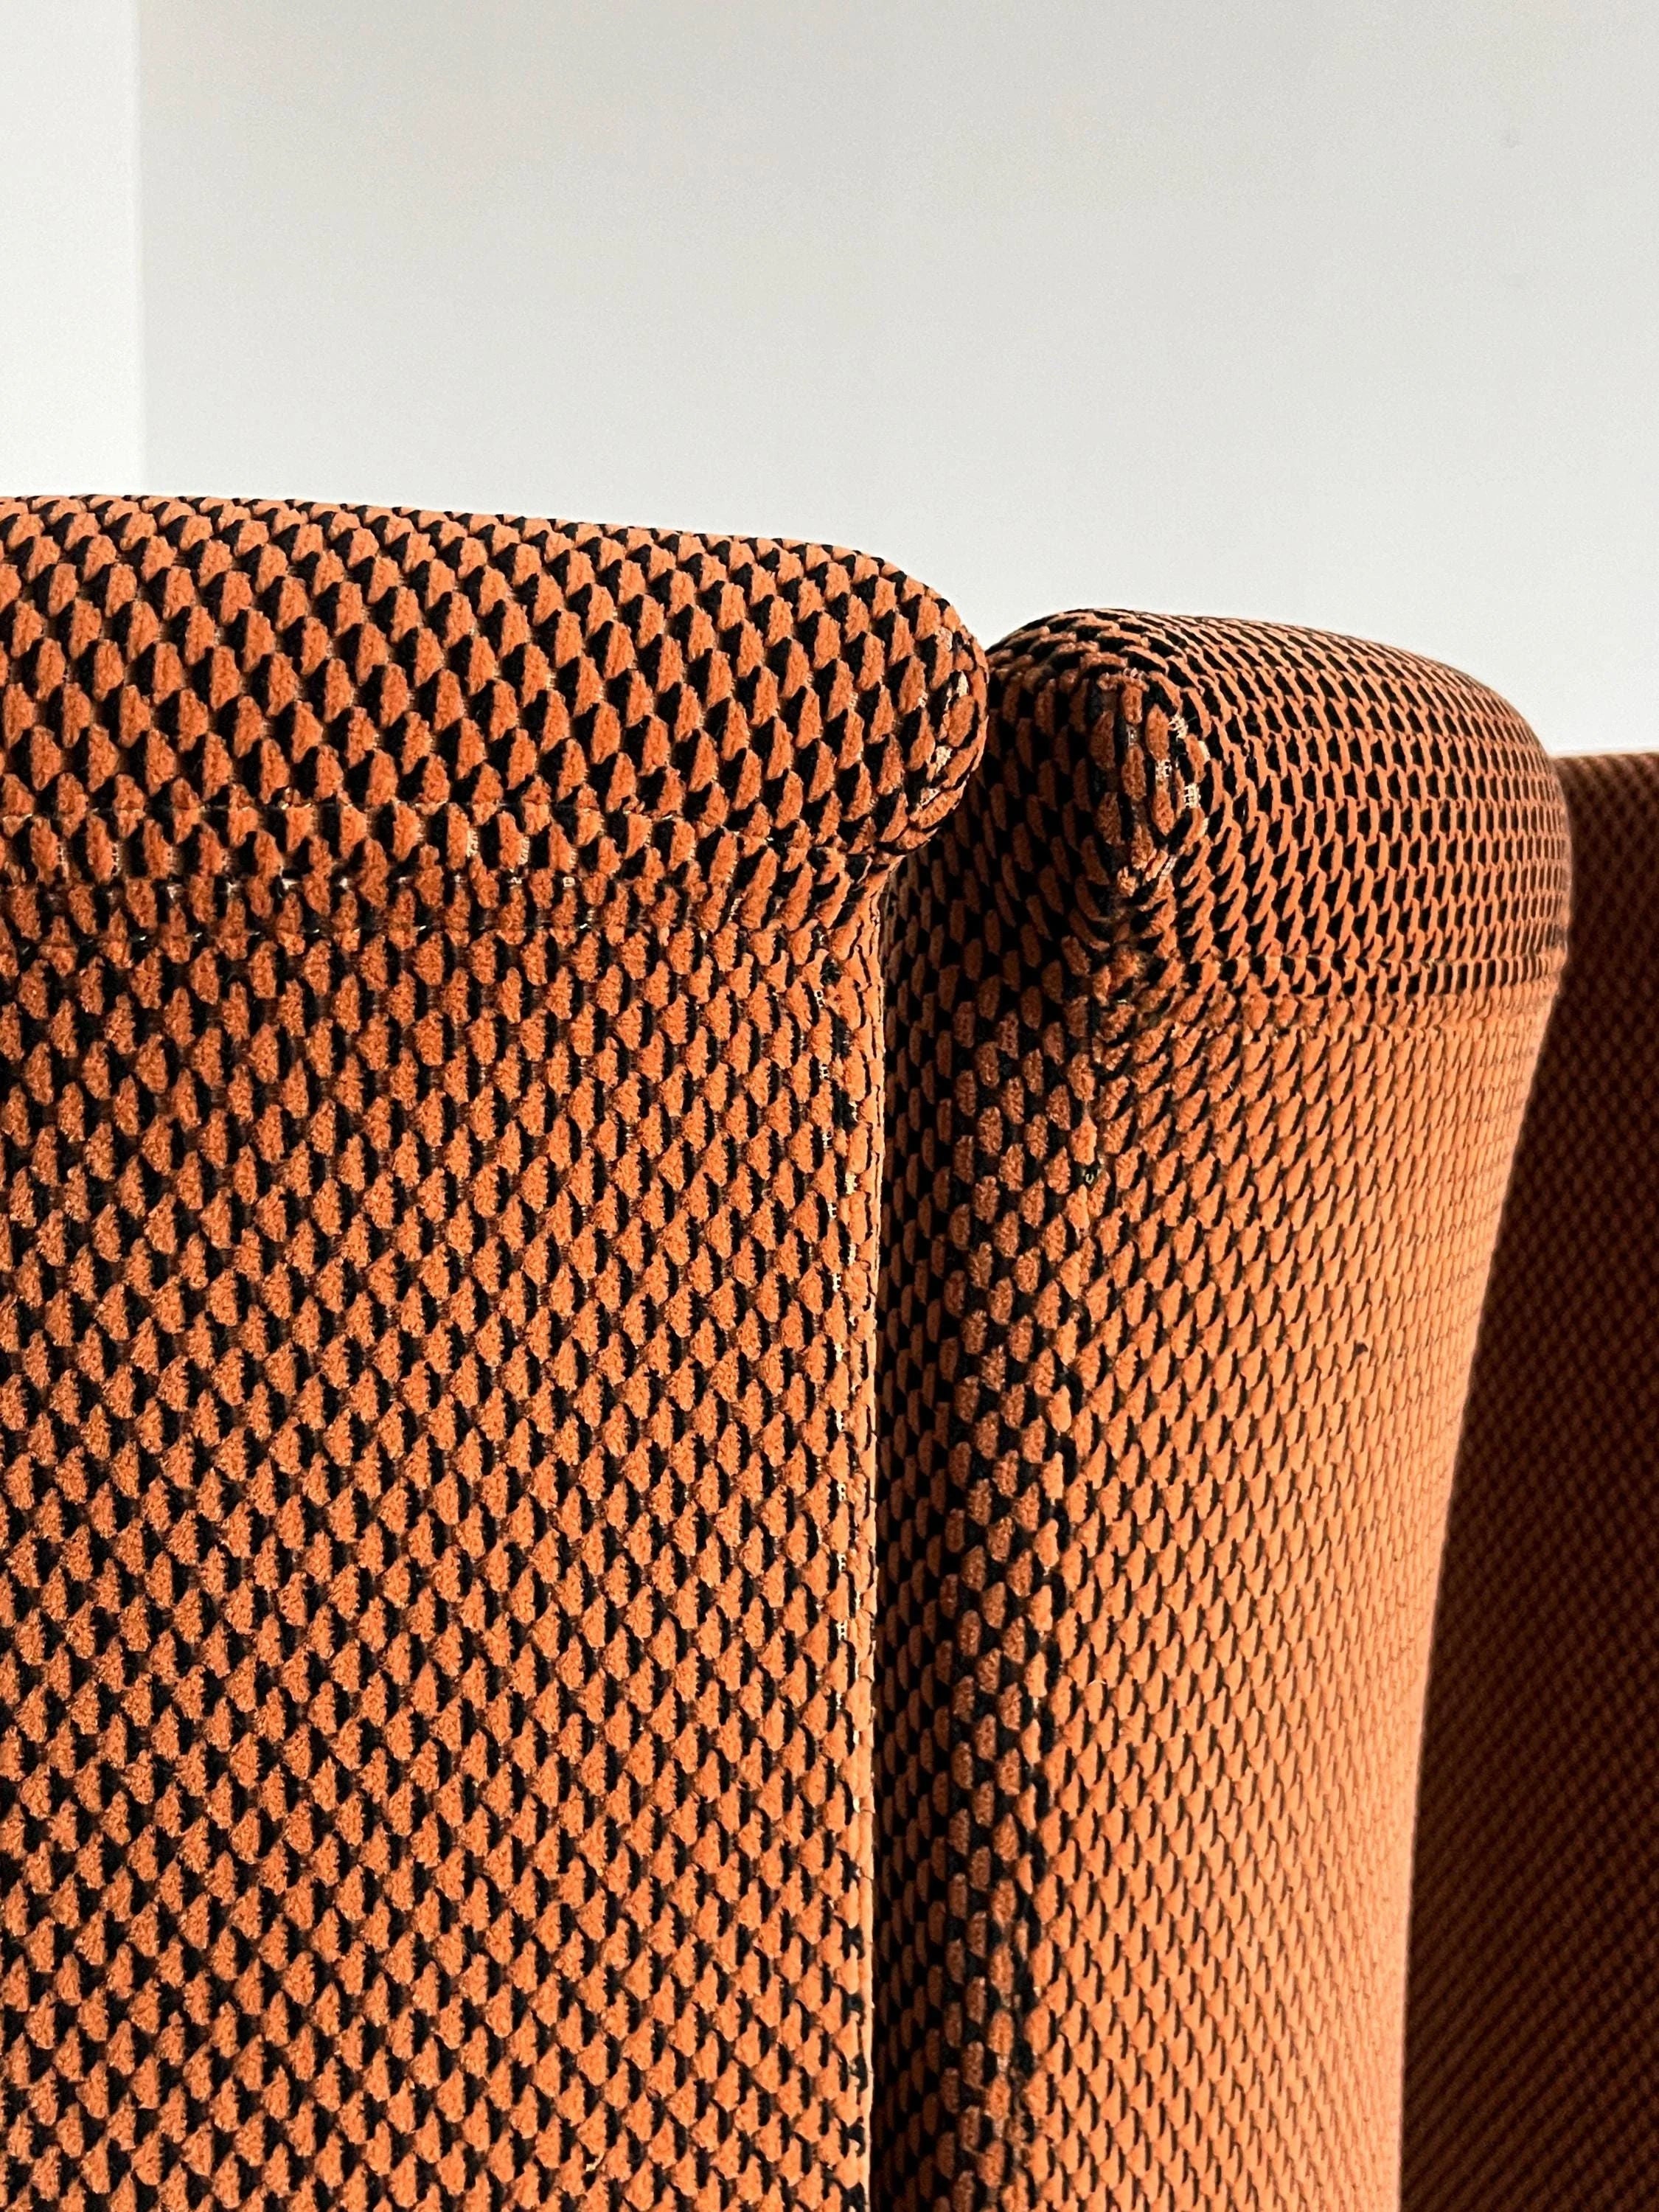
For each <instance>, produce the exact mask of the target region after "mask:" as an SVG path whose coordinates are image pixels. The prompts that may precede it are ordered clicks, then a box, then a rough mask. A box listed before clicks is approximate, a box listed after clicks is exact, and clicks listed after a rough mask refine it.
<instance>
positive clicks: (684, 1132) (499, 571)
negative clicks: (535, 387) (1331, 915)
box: [0, 500, 984, 2212]
mask: <svg viewBox="0 0 1659 2212" xmlns="http://www.w3.org/2000/svg"><path fill="white" fill-rule="evenodd" d="M983 696H984V665H983V661H982V658H981V655H980V654H979V653H978V649H977V647H975V646H974V645H973V643H972V641H970V640H969V638H968V637H967V636H966V635H965V634H964V632H963V629H962V628H961V625H960V623H958V621H957V617H956V616H955V615H954V613H953V612H952V611H951V610H950V609H949V608H947V607H945V605H943V604H942V603H941V602H940V601H939V599H936V598H934V597H933V595H932V594H931V593H929V592H926V591H925V590H924V589H923V588H922V587H921V586H919V585H917V584H915V583H914V582H912V581H911V580H909V579H908V578H906V577H904V576H903V575H902V574H899V573H898V572H896V570H894V569H892V568H887V567H885V566H883V565H882V564H880V563H878V562H874V561H871V560H868V559H866V558H865V557H864V556H859V555H854V554H851V553H841V552H834V551H827V550H823V549H820V548H815V547H807V546H792V545H783V544H770V543H757V544H744V543H741V542H738V541H734V540H729V539H702V538H693V537H689V536H675V535H671V534H660V533H657V534H653V533H650V532H644V531H637V530H617V531H611V530H605V529H600V528H598V527H594V526H586V525H583V526H574V525H565V524H554V523H546V522H532V521H524V520H504V519H499V518H489V517H472V518H465V517H456V516H447V515H441V514H427V513H422V514H414V513H387V512H380V511H357V510H352V509H344V508H338V507H289V506H283V505H280V504H275V503H265V504H257V505H250V506H238V505H234V504H231V503H228V502H219V501H175V500H146V501H137V502H132V501H119V500H95V501H76V500H46V501H7V502H3V503H0V740H3V756H0V815H3V817H4V819H3V829H4V841H5V842H4V847H3V854H0V860H3V868H0V1191H3V1212H0V1511H3V1516H4V1541H3V1550H0V1945H3V1950H0V2096H3V2100H4V2101H3V2116H0V2117H3V2136H0V2203H4V2204H5V2205H6V2206H7V2207H8V2208H15V2212H22V2208H25V2207H28V2208H33V2207H44V2206H48V2205H51V2206H64V2207H70V2206H75V2207H91V2206H100V2207H101V2206H115V2207H118V2208H139V2207H152V2206H153V2207H167V2208H174V2207H180V2208H182V2207H185V2206H206V2205H225V2206H231V2205H236V2206H242V2207H270V2208H273V2212H274V2208H276V2207H279V2206H280V2207H283V2208H284V2212H307V2208H317V2212H320V2209H321V2208H323V2207H330V2208H334V2207H361V2208H368V2207H378V2206H380V2205H394V2204H395V2205H398V2206H410V2207H421V2208H433V2212H436V2208H439V2207H442V2208H444V2209H445V2212H456V2209H457V2208H463V2207H483V2206H491V2207H495V2206H506V2205H522V2206H530V2205H536V2206H542V2205H546V2204H550V2203H566V2204H575V2203H581V2204H585V2205H586V2204H597V2205H605V2204H610V2205H617V2206H620V2205H629V2206H640V2207H650V2208H666V2207H670V2206H682V2205H684V2206H694V2205H695V2206H699V2207H702V2206H726V2205H741V2204H763V2203H764V2204H778V2203H789V2204H791V2205H801V2206H856V2205H859V2204H860V2203H864V2202H865V2201H866V2186H867V2168H868V2157H869V2151H868V2142H867V2110H868V2096H869V2069H870V2046H869V2036H870V2019H869V2009H870V2008H869V1981H870V1972H871V1967H870V1959H869V1948H868V1920H869V1913H870V1903H871V1899H870V1868H871V1848H870V1833H869V1822H870V1732H869V1705H870V1682H869V1667H868V1658H869V1651H870V1636H871V1606H870V1602H869V1598H870V1593H871V1585H872V1576H873V1559H872V1500H871V1473H872V1449H873V1438H872V1372H871V1370H872V1351H873V1335H872V1315H873V1274H874V1251H873V1235H874V1229H875V1204H876V1181H877V1176H878V1141H879V1132H880V1127H881V1118H880V1117H881V1096H882V1062H881V1054H880V1038H879V1027H878V1024H879V977H878V969H877V962H876V940H875V930H876V894H877V892H878V889H879V887H880V885H881V884H882V882H883V880H884V877H885V875H886V874H887V872H888V871H889V870H890V868H891V866H893V865H894V863H895V862H896V860H897V859H898V858H899V856H900V855H901V854H903V853H904V852H905V851H906V850H908V849H909V848H911V847H913V846H914V845H915V843H916V842H918V841H919V840H920V839H921V837H922V836H925V835H926V834H927V832H928V831H929V830H930V829H931V828H932V827H933V825H934V823H937V822H938V821H939V819H940V818H941V817H942V816H943V815H944V814H945V812H947V811H948V810H949V808H950V806H951V804H952V802H953V799H954V796H955V791H956V787H957V785H958V783H959V782H960V780H961V778H962V777H963V775H964V774H965V772H966V770H967V769H968V768H969V765H970V763H971V761H972V758H973V757H974V753H975V748H976V745H977V742H978V737H979V730H980V721H981V707H982V702H983Z"/></svg>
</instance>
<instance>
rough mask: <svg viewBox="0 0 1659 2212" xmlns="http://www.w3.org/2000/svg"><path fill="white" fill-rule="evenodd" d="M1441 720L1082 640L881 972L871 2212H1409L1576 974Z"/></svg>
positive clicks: (1509, 785) (1378, 700)
mask: <svg viewBox="0 0 1659 2212" xmlns="http://www.w3.org/2000/svg"><path fill="white" fill-rule="evenodd" d="M1566 866H1567V859H1566V835H1565V816H1564V812H1563V809H1562V805H1561V800H1560V795H1559V789H1558V787H1557V786H1556V783H1555V781H1554V779H1553V775H1552V773H1551V769H1550V767H1549V764H1548V763H1547V759H1546V758H1545V756H1544V755H1543V753H1542V752H1541V750H1540V748H1539V746H1538V744H1537V743H1536V741H1535V739H1534V738H1533V737H1532V735H1531V734H1530V732H1528V730H1527V729H1526V728H1525V726H1524V725H1523V724H1522V723H1521V722H1520V721H1519V720H1517V718H1516V716H1515V715H1514V714H1513V713H1512V712H1511V711H1510V709H1509V708H1507V707H1505V706H1504V704H1503V702H1501V701H1499V700H1498V699H1496V698H1494V697H1493V696H1492V695H1491V694H1490V693H1488V692H1486V691H1484V690H1481V689H1480V687H1479V686H1478V685H1476V684H1472V683H1470V682H1469V681H1468V679H1466V678H1462V677H1460V676H1457V675H1455V673H1453V672H1452V671H1449V670H1446V669H1443V668H1438V667H1436V666H1433V665H1430V664H1428V663H1425V662H1423V661H1420V660H1415V659H1411V658H1409V657H1408V656H1407V655H1405V654H1403V653H1394V652H1389V651H1386V650H1384V649H1383V648H1380V647H1373V646H1367V645H1361V644H1357V643H1354V642H1352V641H1346V640H1342V639H1336V638H1328V637H1320V636H1316V635H1310V634H1307V633H1302V632H1297V631H1292V630H1285V629H1269V628H1266V627H1262V626H1257V625H1253V624H1249V623H1232V622H1219V621H1218V622H1201V621H1184V620H1176V619H1170V620H1159V619H1155V618H1152V617H1139V616H1132V615H1117V614H1089V613H1079V614H1073V615H1068V616H1064V617H1056V618H1055V619H1054V620H1052V621H1050V622H1046V623H1039V624H1036V625H1034V626H1033V627H1032V628H1030V629H1026V630H1024V631H1021V632H1019V633H1018V634H1016V635H1014V636H1013V637H1012V638H1010V639H1008V640H1007V641H1005V643H1004V644H1003V645H1002V646H1001V647H999V648H997V650H996V651H995V652H994V653H993V655H992V726H991V733H990V736H989V738H988V740H987V750H986V754H985V757H984V759H983V761H982V763H981V767H980V769H979V770H978V772H977V774H976V775H975V777H974V779H973V780H972V781H971V782H970V784H969V790H968V793H967V794H966V796H965V797H964V799H963V805H962V806H961V807H960V808H959V809H958V811H957V813H956V815H955V816H953V817H952V818H951V821H950V822H949V823H946V825H945V829H943V830H942V832H941V834H940V836H939V838H938V839H937V840H936V841H935V842H934V844H933V846H932V847H931V848H929V849H928V850H927V853H925V854H920V855H918V856H917V857H916V858H915V859H914V860H911V861H910V862H908V863H907V864H906V866H905V867H904V869H903V871H902V873H901V876H900V878H899V880H898V883H897V885H896V892H895V898H894V903H893V907H892V909H891V912H890V922H889V931H888V940H887V943H888V950H887V964H888V975H889V1033H888V1052H889V1097H888V1138H887V1142H888V1168H887V1176H886V1181H885V1184H884V1230H883V1234H884V1267H883V1277H882V1284H881V1291H880V1301H879V1318H880V1332H881V1333H880V1361H881V1367H880V1405H881V1415H880V1444H879V1466H878V1494H877V1549H878V1589H879V1601H878V1656H877V1680H878V1727H879V1729H880V1731H881V1733H880V1735H879V1737H878V1773H877V1868H878V1893H877V1936H876V1951H877V1976H876V1990H877V1996H876V2007H877V2034H876V2049H877V2081H876V2120H875V2152H874V2160H875V2182H876V2201H877V2202H878V2204H884V2205H887V2206H891V2207H902V2208H906V2212H910V2209H911V2208H921V2207H927V2208H940V2209H941V2212H943V2208H947V2207H948V2208H950V2212H967V2208H969V2207H976V2206H992V2205H994V2206H998V2207H1008V2208H1014V2207H1022V2208H1024V2207H1036V2206H1044V2207H1062V2206H1064V2207H1077V2208H1083V2207H1089V2208H1091V2212H1092V2208H1098V2207H1101V2206H1103V2205H1106V2204H1110V2205H1113V2206H1115V2207H1125V2208H1128V2207H1157V2208H1159V2212H1176V2208H1183V2212H1187V2209H1188V2208H1190V2212H1197V2208H1203V2212H1220V2208H1222V2207H1224V2206H1225V2207H1226V2208H1228V2212H1231V2208H1233V2207H1236V2206H1255V2207H1260V2208H1264V2212H1266V2209H1267V2208H1283V2212H1291V2208H1295V2212H1305V2208H1308V2207H1312V2206H1321V2207H1324V2206H1331V2207H1337V2206H1340V2207H1342V2208H1343V2212H1365V2209H1366V2208H1376V2209H1377V2212H1382V2208H1384V2207H1389V2206H1391V2205H1393V2204H1394V2203H1395V2202H1396V2201H1397V2190H1398V2178H1397V2177H1398V2168H1397V2161H1398V2145H1399V2109H1400V2068H1401V2032H1402V2012H1403V1999H1404V1969H1405V1952H1406V1936H1407V1888H1408V1875H1409V1856H1410V1844H1411V1826H1412V1809H1413V1795H1414V1786H1415V1780H1416V1772H1417V1755H1418V1746H1419V1725H1420V1718H1421V1699H1422V1692H1423V1683H1424V1676H1425V1665H1426V1657H1427V1649H1428V1640H1429V1631H1430V1625H1431V1613H1432V1606H1433V1598H1434V1590H1435V1582H1436V1574H1437V1565H1438V1561H1439V1553H1440V1545H1441V1539H1442V1533H1443V1521H1444V1512H1445V1502H1446V1493H1447V1488H1448V1485H1449V1477H1450V1471H1451V1465H1452V1458H1453V1450H1454V1445H1455V1435H1456V1430H1457V1424H1458V1419H1459V1416H1460V1413H1461V1412H1462V1403H1463V1396H1464V1389H1465V1384H1466V1379H1467V1373H1468V1360H1469V1357H1470V1352H1471V1348H1472V1345H1473V1340H1474V1326H1475V1318H1476V1310H1477V1307H1478V1304H1479V1302H1480V1293H1481V1288H1482V1285H1483V1283H1484V1280H1485V1277H1486V1268H1487V1263H1488V1258H1489V1255H1490V1251H1491V1248H1492V1238H1493V1235H1494V1232H1495V1230H1496V1226H1497V1220H1498V1208H1499V1204H1500V1200H1501V1198H1502V1194H1503V1189H1504V1178H1505V1176H1506V1172H1507V1170H1508V1167H1509V1164H1510V1155H1511V1151H1512V1147H1513V1144H1514V1140H1515V1134H1516V1128H1517V1126H1518V1123H1519V1119H1520V1115H1521V1111H1522V1104H1523V1102H1524V1098H1525V1095H1526V1091H1527V1086H1528V1079H1529V1078H1530V1075H1531V1073H1532V1069H1533V1065H1534V1057H1535V1054H1536V1049H1537V1043H1538V1039H1539V1036H1540V1033H1541V1028H1542V1025H1543V1022H1544V1018H1545V1016H1546V1013H1547V1007H1548V1004H1549V1000H1550V998H1551V994H1552V992H1553V986H1554V980H1555V976H1556V974H1557V972H1558V970H1559V962H1560V957H1561V946H1562V940H1563V935H1564V922H1565V899H1566Z"/></svg>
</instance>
